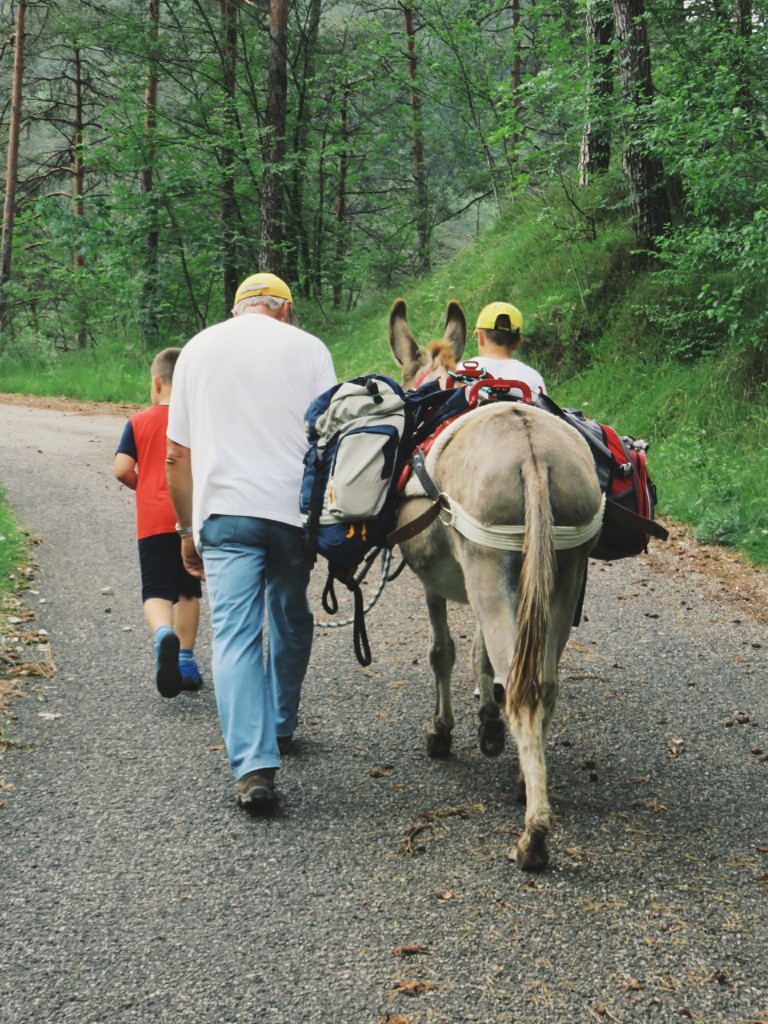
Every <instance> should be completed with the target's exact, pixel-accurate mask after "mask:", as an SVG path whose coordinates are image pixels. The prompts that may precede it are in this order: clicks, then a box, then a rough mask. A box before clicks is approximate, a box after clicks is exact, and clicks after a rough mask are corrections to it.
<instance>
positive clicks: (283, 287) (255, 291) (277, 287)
mask: <svg viewBox="0 0 768 1024" xmlns="http://www.w3.org/2000/svg"><path fill="white" fill-rule="evenodd" d="M262 295H273V296H274V297H275V298H276V299H286V301H288V302H293V296H292V295H291V289H290V288H289V287H288V285H287V284H286V283H285V281H281V280H280V278H279V277H276V276H275V275H274V274H251V276H250V277H246V279H245V280H244V281H243V283H242V284H241V285H240V287H239V288H238V289H237V291H236V292H235V305H237V304H238V302H240V301H241V300H242V299H255V298H258V297H259V296H262Z"/></svg>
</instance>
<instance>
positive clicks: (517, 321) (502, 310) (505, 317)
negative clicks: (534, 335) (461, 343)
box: [475, 302, 523, 333]
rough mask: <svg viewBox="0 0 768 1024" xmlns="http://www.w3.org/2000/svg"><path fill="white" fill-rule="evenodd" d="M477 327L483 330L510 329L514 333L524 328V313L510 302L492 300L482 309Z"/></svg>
mask: <svg viewBox="0 0 768 1024" xmlns="http://www.w3.org/2000/svg"><path fill="white" fill-rule="evenodd" d="M475 328H476V329H477V328H480V329H481V330H483V331H509V332H510V333H514V332H516V331H522V329H523V314H522V313H521V312H520V310H519V309H518V308H517V306H510V304H509V303H508V302H492V303H491V304H490V306H486V307H485V308H484V309H481V310H480V315H479V316H478V318H477V323H476V324H475Z"/></svg>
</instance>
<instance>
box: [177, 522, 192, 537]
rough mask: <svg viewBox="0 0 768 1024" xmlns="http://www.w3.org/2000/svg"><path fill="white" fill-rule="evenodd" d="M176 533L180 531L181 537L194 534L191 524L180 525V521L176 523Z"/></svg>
mask: <svg viewBox="0 0 768 1024" xmlns="http://www.w3.org/2000/svg"><path fill="white" fill-rule="evenodd" d="M176 533H178V535H179V536H180V537H191V536H192V527H191V526H180V525H179V524H178V523H176Z"/></svg>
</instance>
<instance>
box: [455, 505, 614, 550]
mask: <svg viewBox="0 0 768 1024" xmlns="http://www.w3.org/2000/svg"><path fill="white" fill-rule="evenodd" d="M441 497H442V498H443V499H444V501H445V503H446V505H447V508H446V509H445V510H444V511H443V512H441V513H440V521H441V522H442V524H443V526H452V527H453V528H454V530H457V531H458V532H459V533H460V534H461V535H462V537H466V538H467V540H470V541H472V542H473V543H474V544H480V545H482V546H483V547H486V548H495V549H496V550H499V551H522V550H523V540H524V537H525V526H484V525H483V524H482V523H481V522H478V520H477V519H475V518H474V516H471V515H470V514H469V512H467V511H466V509H463V508H462V507H461V505H460V504H459V503H458V501H455V500H454V499H453V498H449V497H448V495H447V494H443V495H441ZM604 509H605V495H603V500H602V501H601V503H600V509H599V511H598V512H597V515H595V516H594V517H593V518H592V519H591V520H590V522H588V523H586V524H585V525H584V526H553V527H552V532H553V534H554V537H555V549H556V550H558V551H563V550H565V549H568V548H577V547H578V546H579V545H580V544H584V543H586V541H588V540H591V539H592V538H593V537H594V536H595V535H596V534H598V533H599V532H600V530H601V528H602V525H603V511H604ZM446 517H449V518H447V519H446Z"/></svg>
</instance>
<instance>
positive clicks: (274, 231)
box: [259, 0, 289, 275]
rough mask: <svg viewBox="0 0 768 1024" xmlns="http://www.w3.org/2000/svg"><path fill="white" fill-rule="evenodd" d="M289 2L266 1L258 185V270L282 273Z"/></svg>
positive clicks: (282, 0) (279, 0) (287, 0)
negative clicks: (266, 60)
mask: <svg viewBox="0 0 768 1024" xmlns="http://www.w3.org/2000/svg"><path fill="white" fill-rule="evenodd" d="M288 2H289V0H270V7H269V71H268V80H267V109H266V113H265V117H264V127H265V134H264V151H263V154H262V159H263V162H264V173H263V177H262V184H261V237H260V254H259V256H260V258H259V263H260V269H261V270H268V271H271V272H272V273H273V274H278V275H280V274H281V273H282V264H283V260H282V243H283V223H284V219H283V218H284V211H283V201H282V200H283V193H282V185H281V179H282V172H283V162H284V158H285V124H286V99H287V86H288V74H287V51H286V46H287V36H286V26H287V24H288Z"/></svg>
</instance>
